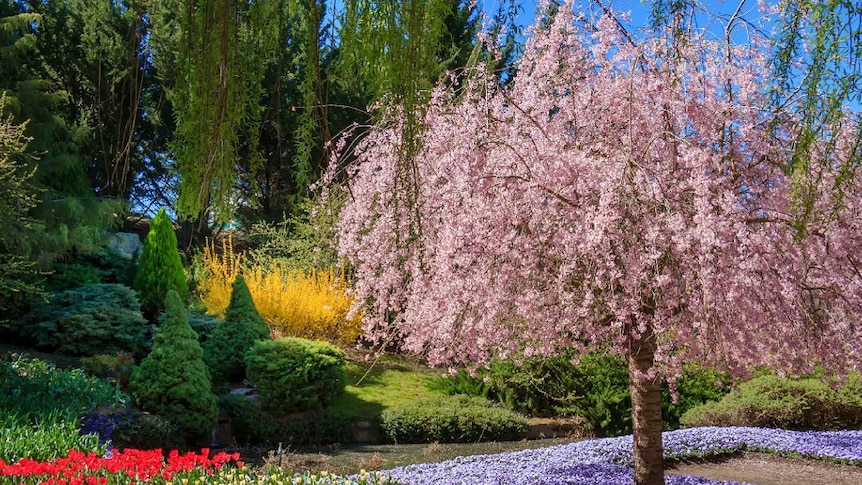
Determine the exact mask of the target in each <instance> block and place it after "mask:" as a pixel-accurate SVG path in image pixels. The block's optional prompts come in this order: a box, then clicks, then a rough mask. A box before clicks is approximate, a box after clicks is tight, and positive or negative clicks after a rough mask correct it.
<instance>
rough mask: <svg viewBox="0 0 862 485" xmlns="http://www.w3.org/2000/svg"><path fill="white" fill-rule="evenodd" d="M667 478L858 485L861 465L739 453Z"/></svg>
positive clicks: (679, 468)
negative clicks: (690, 476) (687, 476)
mask: <svg viewBox="0 0 862 485" xmlns="http://www.w3.org/2000/svg"><path fill="white" fill-rule="evenodd" d="M666 474H668V475H694V476H700V477H704V478H709V479H712V480H729V481H738V482H745V483H752V484H757V485H821V484H822V485H859V484H862V466H852V465H838V464H835V463H828V462H825V461H816V460H805V459H801V458H788V457H780V456H776V455H769V454H764V453H742V454H740V455H736V456H733V457H730V458H728V459H726V460H721V461H711V462H696V463H680V464H677V465H676V466H674V467H672V468H668V470H667V471H666Z"/></svg>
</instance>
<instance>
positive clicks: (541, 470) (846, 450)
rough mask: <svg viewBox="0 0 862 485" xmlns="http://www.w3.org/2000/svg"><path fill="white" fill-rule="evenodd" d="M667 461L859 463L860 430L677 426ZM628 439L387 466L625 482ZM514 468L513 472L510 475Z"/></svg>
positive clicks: (498, 478)
mask: <svg viewBox="0 0 862 485" xmlns="http://www.w3.org/2000/svg"><path fill="white" fill-rule="evenodd" d="M662 439H663V441H664V456H665V459H666V460H669V461H681V460H688V459H698V458H701V459H702V458H710V457H718V456H727V455H732V454H734V453H738V452H741V451H745V450H749V451H759V452H765V453H774V454H777V455H782V456H800V457H805V458H811V459H820V460H828V461H833V462H839V463H846V464H852V465H862V431H787V430H782V429H765V428H743V427H728V428H720V427H704V428H690V429H681V430H678V431H670V432H666V433H664V434H663V438H662ZM632 465H633V457H632V436H631V435H627V436H620V437H617V438H605V439H595V440H585V441H578V442H575V443H569V444H564V445H558V446H551V447H547V448H538V449H534V450H523V451H517V452H512V453H502V454H498V455H481V456H462V457H459V458H456V459H454V460H450V461H446V462H443V463H428V464H422V465H409V466H405V467H401V468H395V469H393V470H390V471H389V472H388V473H390V474H391V475H392V476H394V477H397V478H399V479H401V480H404V482H405V483H409V484H411V485H436V484H441V483H447V484H448V483H465V484H470V485H495V484H498V483H507V484H511V485H535V484H544V483H553V484H555V485H592V484H596V483H601V484H604V485H624V484H625V485H629V484H631V483H633V482H634V472H633V470H632ZM513 470H517V473H513ZM666 482H667V483H668V484H673V485H716V484H724V485H729V484H731V483H736V482H717V481H713V480H709V479H706V478H701V477H693V476H667V477H666Z"/></svg>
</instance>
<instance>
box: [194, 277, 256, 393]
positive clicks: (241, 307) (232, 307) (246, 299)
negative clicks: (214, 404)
mask: <svg viewBox="0 0 862 485" xmlns="http://www.w3.org/2000/svg"><path fill="white" fill-rule="evenodd" d="M269 338H271V336H270V333H269V327H268V326H267V324H266V322H265V321H264V319H263V317H261V316H260V313H258V311H257V308H256V307H255V306H254V300H252V298H251V293H250V292H249V291H248V286H246V284H245V279H244V278H243V277H242V275H239V276H237V277H236V280H235V281H234V283H233V289H232V291H231V295H230V304H229V305H228V307H227V311H226V312H225V316H224V320H222V321H221V322H220V323H219V324H218V326H216V328H215V330H213V332H212V334H210V336H209V339H208V340H207V341H206V343H205V344H204V361H205V362H206V364H207V367H209V370H210V373H211V374H212V377H213V382H214V383H223V382H226V381H229V380H234V379H240V378H242V377H244V376H245V354H246V352H248V349H250V348H251V347H252V345H254V343H255V342H256V341H258V340H264V339H269Z"/></svg>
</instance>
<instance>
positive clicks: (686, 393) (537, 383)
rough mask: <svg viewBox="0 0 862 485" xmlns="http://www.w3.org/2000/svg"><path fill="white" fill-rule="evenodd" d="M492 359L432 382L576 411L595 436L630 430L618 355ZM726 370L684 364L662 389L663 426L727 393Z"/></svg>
mask: <svg viewBox="0 0 862 485" xmlns="http://www.w3.org/2000/svg"><path fill="white" fill-rule="evenodd" d="M572 357H573V356H572V355H562V356H554V357H541V358H538V357H537V358H529V359H521V361H520V363H519V364H518V365H516V364H515V363H514V362H513V361H494V362H492V363H491V365H490V366H489V368H488V369H480V370H479V371H478V374H477V375H476V376H475V377H471V376H470V375H469V374H467V373H466V372H464V371H459V372H458V373H457V374H456V375H455V376H454V377H447V378H443V379H440V380H438V381H436V382H435V383H434V385H433V387H434V388H435V389H437V390H440V391H443V392H445V393H447V394H450V395H452V394H459V393H463V394H467V395H471V396H481V397H486V398H488V399H490V400H492V401H497V402H499V403H501V404H503V405H504V406H505V407H506V408H508V409H511V410H514V411H517V412H520V413H523V414H527V415H530V416H559V415H572V414H574V415H577V416H580V417H582V418H584V419H585V420H586V422H587V423H588V424H589V426H590V427H591V428H592V431H593V432H594V433H595V434H597V435H599V436H619V435H623V434H628V433H631V431H632V427H631V398H630V395H629V376H628V366H627V365H626V360H625V358H624V357H621V356H616V355H611V354H608V353H604V352H595V353H590V354H586V355H584V356H582V357H581V358H580V359H579V361H578V363H577V364H573V363H572ZM727 380H728V378H727V376H724V375H722V374H720V373H718V372H715V371H711V370H703V369H699V368H696V367H694V366H690V367H688V368H686V369H685V372H684V373H683V376H682V377H680V378H679V379H678V381H677V391H678V401H677V403H676V404H674V403H673V401H672V399H671V393H670V392H669V390H668V389H667V387H665V388H664V389H663V391H662V412H663V418H664V424H665V426H666V427H667V428H668V429H674V428H677V427H679V417H680V416H681V415H682V413H684V412H685V411H686V410H688V409H689V408H691V407H693V406H696V405H699V404H701V403H703V402H706V401H708V400H712V399H719V398H721V396H723V395H724V394H726V393H727V387H720V386H716V385H715V383H716V382H727Z"/></svg>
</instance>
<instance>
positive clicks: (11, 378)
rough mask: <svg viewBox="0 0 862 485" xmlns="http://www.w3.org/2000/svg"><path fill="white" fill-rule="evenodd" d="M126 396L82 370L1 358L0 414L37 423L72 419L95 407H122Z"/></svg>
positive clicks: (9, 357)
mask: <svg viewBox="0 0 862 485" xmlns="http://www.w3.org/2000/svg"><path fill="white" fill-rule="evenodd" d="M127 401H128V396H126V395H125V394H123V393H122V392H120V391H118V390H117V389H116V387H115V386H112V385H111V384H109V383H108V382H106V381H105V380H103V379H100V378H98V377H94V376H90V375H87V374H86V373H85V372H84V371H83V370H81V369H58V368H57V367H56V366H54V364H51V363H49V362H45V361H43V360H39V359H26V358H22V357H20V356H17V355H5V356H3V357H2V358H0V415H2V416H10V417H11V416H15V419H16V420H17V421H20V422H22V423H24V422H27V423H30V424H36V423H38V422H40V421H43V420H45V419H48V418H51V419H53V418H52V417H59V419H74V418H76V417H78V416H81V415H83V414H86V413H88V412H91V411H94V410H95V409H97V408H112V407H121V406H124V405H125V404H126V403H127Z"/></svg>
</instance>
